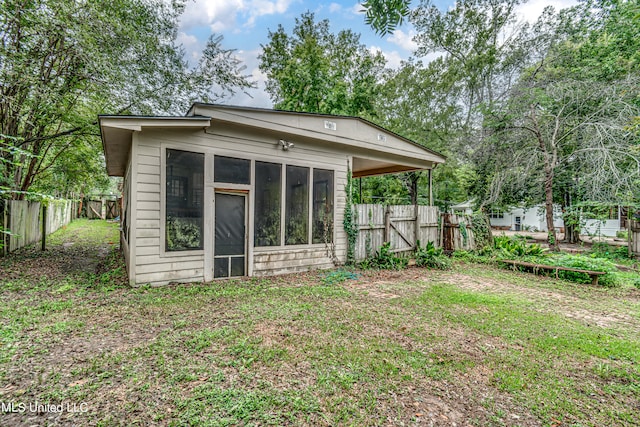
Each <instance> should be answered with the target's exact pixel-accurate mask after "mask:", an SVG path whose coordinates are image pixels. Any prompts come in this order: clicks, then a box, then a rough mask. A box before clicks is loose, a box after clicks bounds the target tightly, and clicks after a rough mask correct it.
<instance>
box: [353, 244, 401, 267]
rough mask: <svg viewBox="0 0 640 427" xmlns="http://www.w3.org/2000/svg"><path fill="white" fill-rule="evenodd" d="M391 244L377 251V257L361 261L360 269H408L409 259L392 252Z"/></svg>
mask: <svg viewBox="0 0 640 427" xmlns="http://www.w3.org/2000/svg"><path fill="white" fill-rule="evenodd" d="M390 247H391V243H390V242H386V243H384V244H383V245H382V247H380V249H379V250H378V251H376V253H375V255H374V256H372V257H369V258H366V259H365V260H363V261H360V264H359V267H360V268H362V269H363V270H368V269H379V270H402V269H404V268H406V267H407V264H408V261H409V260H408V259H407V258H400V257H398V256H396V255H395V254H394V253H392V252H391V249H390Z"/></svg>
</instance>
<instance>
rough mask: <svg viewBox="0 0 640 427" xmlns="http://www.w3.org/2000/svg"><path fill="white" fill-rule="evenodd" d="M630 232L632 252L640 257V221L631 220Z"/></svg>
mask: <svg viewBox="0 0 640 427" xmlns="http://www.w3.org/2000/svg"><path fill="white" fill-rule="evenodd" d="M629 224H630V227H629V233H631V239H630V240H631V241H630V243H629V244H630V245H631V253H632V254H633V255H634V256H635V257H636V258H640V221H629Z"/></svg>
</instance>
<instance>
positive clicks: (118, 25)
mask: <svg viewBox="0 0 640 427" xmlns="http://www.w3.org/2000/svg"><path fill="white" fill-rule="evenodd" d="M182 10H183V4H182V2H180V1H174V2H166V1H162V0H115V1H110V2H94V1H88V2H87V1H75V0H55V1H54V0H26V1H25V0H5V1H3V2H1V3H0V95H1V98H0V164H2V166H1V167H0V170H1V172H2V176H1V177H0V186H1V187H2V188H4V189H5V191H7V190H9V191H10V192H11V194H12V195H13V197H14V198H23V197H24V196H25V194H26V193H27V192H28V191H29V190H30V189H31V188H32V186H33V185H34V184H37V182H38V180H41V179H43V177H44V176H46V175H50V174H51V172H52V171H53V170H54V169H57V170H58V172H59V173H60V172H62V171H63V170H64V168H62V167H60V166H61V163H60V162H61V159H62V158H64V157H65V156H67V154H68V153H69V152H70V151H73V150H83V149H87V147H88V146H89V147H91V150H93V152H94V154H93V155H95V154H96V153H98V152H99V150H100V149H99V141H98V138H96V135H97V126H96V115H97V114H98V113H109V112H111V113H132V114H153V113H160V112H163V113H167V112H169V113H174V112H177V111H184V109H185V108H186V106H188V105H189V104H190V102H191V101H192V100H194V97H198V98H200V99H204V100H213V99H215V97H216V95H215V94H214V93H213V92H212V90H213V89H214V88H218V89H220V90H221V91H222V92H225V93H230V92H233V91H234V90H236V89H242V88H246V87H248V86H249V85H250V83H249V82H248V81H247V79H246V77H244V76H243V75H242V67H241V65H240V64H239V63H238V62H237V61H236V60H235V58H234V56H233V52H232V51H228V50H225V49H223V48H222V46H221V44H220V38H217V37H215V36H212V37H211V39H210V40H209V42H208V44H207V47H206V49H205V51H204V52H203V55H202V58H201V60H200V63H199V64H198V66H196V67H194V68H189V67H188V66H187V63H186V62H185V61H184V59H183V52H182V49H181V47H180V46H178V45H177V44H176V36H177V19H178V17H179V15H180V13H181V12H182ZM90 165H91V163H89V164H87V165H86V166H87V167H89V166H90ZM67 170H68V171H69V170H70V169H67ZM94 172H97V171H94Z"/></svg>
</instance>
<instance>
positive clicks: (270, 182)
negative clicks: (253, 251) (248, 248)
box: [254, 162, 282, 246]
mask: <svg viewBox="0 0 640 427" xmlns="http://www.w3.org/2000/svg"><path fill="white" fill-rule="evenodd" d="M255 176H256V178H255V179H256V189H255V194H256V204H255V210H254V212H255V216H254V218H255V219H254V245H255V246H280V219H281V215H280V206H281V204H280V199H281V198H282V196H281V194H282V178H281V177H282V165H280V164H276V163H265V162H256V175H255Z"/></svg>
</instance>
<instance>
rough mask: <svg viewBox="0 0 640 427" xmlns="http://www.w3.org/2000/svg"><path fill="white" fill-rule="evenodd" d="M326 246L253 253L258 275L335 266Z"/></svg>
mask: <svg viewBox="0 0 640 427" xmlns="http://www.w3.org/2000/svg"><path fill="white" fill-rule="evenodd" d="M328 252H329V251H328V250H327V249H326V248H324V247H323V248H306V249H301V248H300V249H284V250H281V251H269V252H255V251H254V253H253V259H254V266H253V273H254V275H256V276H270V275H276V274H284V273H293V272H298V271H308V270H320V269H325V268H332V267H334V264H333V262H332V261H331V256H330V253H328Z"/></svg>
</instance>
